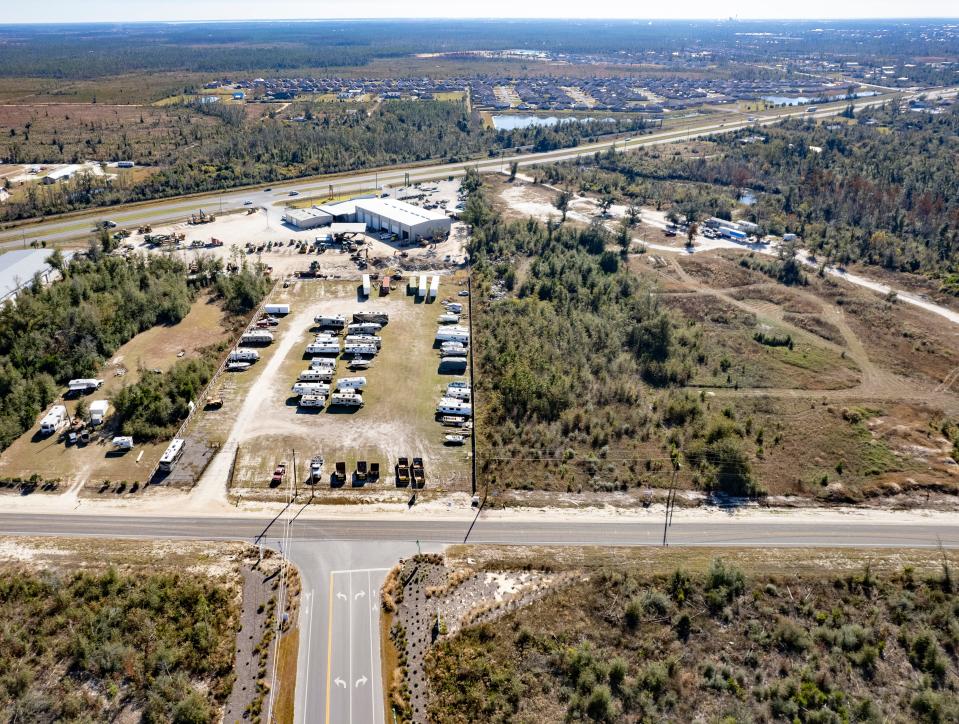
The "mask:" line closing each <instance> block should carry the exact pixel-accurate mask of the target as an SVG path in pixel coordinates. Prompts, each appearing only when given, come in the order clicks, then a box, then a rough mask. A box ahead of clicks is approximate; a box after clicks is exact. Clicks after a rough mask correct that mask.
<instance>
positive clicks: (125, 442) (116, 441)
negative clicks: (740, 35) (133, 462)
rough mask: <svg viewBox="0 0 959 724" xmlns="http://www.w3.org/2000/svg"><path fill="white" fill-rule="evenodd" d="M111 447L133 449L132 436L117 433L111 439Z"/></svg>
mask: <svg viewBox="0 0 959 724" xmlns="http://www.w3.org/2000/svg"><path fill="white" fill-rule="evenodd" d="M111 443H112V444H113V447H115V448H116V449H117V450H132V449H133V438H132V437H130V436H129V435H118V436H117V437H115V438H113V440H111Z"/></svg>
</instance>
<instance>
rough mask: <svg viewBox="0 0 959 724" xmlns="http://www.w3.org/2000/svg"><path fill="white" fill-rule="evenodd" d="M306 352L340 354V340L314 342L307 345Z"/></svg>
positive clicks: (311, 353)
mask: <svg viewBox="0 0 959 724" xmlns="http://www.w3.org/2000/svg"><path fill="white" fill-rule="evenodd" d="M306 353H307V354H310V355H313V354H339V353H340V343H339V340H337V341H336V342H327V341H324V342H314V343H313V344H308V345H306Z"/></svg>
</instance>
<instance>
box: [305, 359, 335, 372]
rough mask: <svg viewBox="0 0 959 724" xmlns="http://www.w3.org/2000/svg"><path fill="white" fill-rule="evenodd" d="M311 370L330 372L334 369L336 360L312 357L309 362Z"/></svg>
mask: <svg viewBox="0 0 959 724" xmlns="http://www.w3.org/2000/svg"><path fill="white" fill-rule="evenodd" d="M310 369H311V370H330V371H333V370H335V369H336V360H335V359H330V358H329V357H314V358H313V359H311V360H310Z"/></svg>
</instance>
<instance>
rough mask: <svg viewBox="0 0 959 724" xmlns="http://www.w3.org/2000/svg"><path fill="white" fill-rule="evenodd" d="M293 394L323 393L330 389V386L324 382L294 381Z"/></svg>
mask: <svg viewBox="0 0 959 724" xmlns="http://www.w3.org/2000/svg"><path fill="white" fill-rule="evenodd" d="M292 391H293V394H294V395H296V396H300V395H325V394H327V393H328V392H329V391H330V386H329V385H328V384H326V383H325V382H296V383H294V384H293V387H292Z"/></svg>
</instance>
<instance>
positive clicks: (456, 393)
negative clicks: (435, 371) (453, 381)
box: [446, 387, 472, 402]
mask: <svg viewBox="0 0 959 724" xmlns="http://www.w3.org/2000/svg"><path fill="white" fill-rule="evenodd" d="M446 396H447V397H452V398H454V399H457V400H464V401H466V402H469V401H470V397H472V393H471V392H470V389H469V387H447V388H446Z"/></svg>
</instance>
